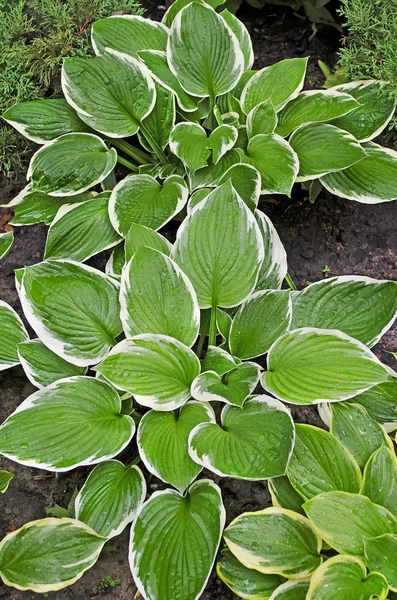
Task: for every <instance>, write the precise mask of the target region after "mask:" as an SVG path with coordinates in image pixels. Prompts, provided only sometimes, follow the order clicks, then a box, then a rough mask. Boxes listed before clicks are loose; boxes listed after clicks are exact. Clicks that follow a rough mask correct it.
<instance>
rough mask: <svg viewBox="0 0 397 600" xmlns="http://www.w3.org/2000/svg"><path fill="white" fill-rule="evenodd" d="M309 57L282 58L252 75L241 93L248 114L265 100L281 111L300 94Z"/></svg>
mask: <svg viewBox="0 0 397 600" xmlns="http://www.w3.org/2000/svg"><path fill="white" fill-rule="evenodd" d="M307 61H308V59H307V58H292V59H287V60H280V61H279V62H277V63H275V64H274V65H270V67H265V68H264V69H261V70H260V71H258V72H257V73H255V74H254V76H253V77H251V78H250V79H249V81H248V83H247V84H246V86H245V88H244V89H243V92H242V94H241V103H242V106H243V109H244V112H245V114H246V115H248V113H249V112H250V111H251V110H252V109H253V108H255V106H257V105H258V104H260V103H261V102H263V101H264V100H271V101H272V103H273V106H274V108H275V109H276V111H279V110H281V109H282V108H283V106H285V105H286V104H287V102H289V101H290V100H292V99H293V98H296V96H297V95H298V94H299V92H300V91H301V89H302V87H303V82H304V80H305V74H306V65H307Z"/></svg>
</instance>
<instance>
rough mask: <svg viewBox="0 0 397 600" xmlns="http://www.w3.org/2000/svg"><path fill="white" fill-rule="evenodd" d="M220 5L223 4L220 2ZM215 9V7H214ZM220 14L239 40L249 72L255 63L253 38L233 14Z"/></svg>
mask: <svg viewBox="0 0 397 600" xmlns="http://www.w3.org/2000/svg"><path fill="white" fill-rule="evenodd" d="M217 1H218V0H217ZM219 4H223V2H219ZM212 6H213V5H212ZM213 8H215V7H214V6H213ZM220 14H221V17H223V18H224V19H225V21H226V23H227V24H228V25H229V27H230V29H231V30H232V31H233V33H234V35H235V36H236V38H237V40H238V43H239V45H240V49H241V52H242V53H243V56H244V71H248V70H249V69H251V67H252V65H253V63H254V50H253V48H252V41H251V36H250V34H249V33H248V31H247V28H246V26H245V25H244V23H242V22H241V21H240V20H239V19H238V18H237V17H236V16H235V15H234V14H233V13H231V12H229V11H228V10H227V9H224V10H223V11H222V12H221V13H220Z"/></svg>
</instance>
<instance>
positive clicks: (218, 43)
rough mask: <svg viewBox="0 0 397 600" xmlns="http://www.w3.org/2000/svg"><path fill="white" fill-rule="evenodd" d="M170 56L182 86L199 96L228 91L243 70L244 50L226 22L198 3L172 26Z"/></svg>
mask: <svg viewBox="0 0 397 600" xmlns="http://www.w3.org/2000/svg"><path fill="white" fill-rule="evenodd" d="M204 40H205V43H204ZM167 58H168V63H169V66H170V68H171V70H172V72H173V73H174V75H175V76H176V77H177V78H178V81H179V83H180V84H181V86H182V87H183V89H184V90H186V92H188V93H189V94H193V95H194V96H200V97H204V96H210V97H211V98H213V99H215V97H216V96H219V95H221V94H225V93H226V92H229V91H230V90H231V89H233V88H234V86H235V85H236V83H237V82H238V80H239V79H240V76H241V74H242V72H243V70H244V56H243V53H242V51H241V49H240V46H239V43H238V40H237V38H236V36H235V35H234V33H233V32H232V30H231V29H230V28H229V26H228V25H227V24H226V21H225V20H224V19H223V18H222V17H221V16H219V15H218V14H217V13H216V12H215V11H214V10H213V9H212V8H210V7H209V6H208V5H207V4H200V3H198V2H192V3H191V4H189V5H188V6H186V7H185V8H183V9H182V10H181V11H180V12H179V13H178V15H177V16H176V18H175V20H174V22H173V24H172V25H171V29H170V37H169V40H168V48H167ZM192 65H194V70H193V69H192Z"/></svg>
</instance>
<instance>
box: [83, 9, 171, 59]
mask: <svg viewBox="0 0 397 600" xmlns="http://www.w3.org/2000/svg"><path fill="white" fill-rule="evenodd" d="M167 40H168V29H167V27H165V25H163V24H162V23H157V22H156V21H152V20H151V19H147V18H144V17H141V16H140V15H113V16H112V17H110V18H107V19H100V20H99V21H96V23H94V24H93V26H92V30H91V41H92V46H93V48H94V51H95V54H99V55H100V54H104V53H106V51H107V49H108V48H112V49H113V50H117V51H118V52H124V53H125V54H129V55H130V56H133V57H134V58H138V52H139V51H140V50H146V49H152V50H165V49H166V47H167Z"/></svg>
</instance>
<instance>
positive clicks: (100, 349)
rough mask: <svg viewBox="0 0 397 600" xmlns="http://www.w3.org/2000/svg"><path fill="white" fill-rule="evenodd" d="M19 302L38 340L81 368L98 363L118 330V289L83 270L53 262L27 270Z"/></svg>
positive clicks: (106, 279) (95, 273) (101, 276)
mask: <svg viewBox="0 0 397 600" xmlns="http://www.w3.org/2000/svg"><path fill="white" fill-rule="evenodd" d="M20 298H21V303H22V308H23V311H24V313H25V316H26V318H27V320H28V321H29V324H30V325H31V327H32V328H33V329H34V331H35V332H36V334H37V336H38V337H39V338H40V340H41V341H42V342H43V343H44V344H45V345H46V346H48V348H50V350H52V351H53V352H55V353H56V354H58V356H60V357H62V358H64V359H65V360H67V361H68V362H71V363H73V364H74V365H77V366H80V367H86V366H88V365H92V364H95V363H96V362H99V361H100V360H101V359H102V358H103V357H104V356H106V354H107V353H108V351H109V348H110V347H111V346H113V345H114V344H115V338H116V337H117V336H118V335H119V334H120V333H121V331H122V326H121V321H120V317H119V311H120V305H119V301H118V287H117V284H116V283H115V281H114V280H113V279H112V278H111V277H108V276H107V275H104V274H103V273H102V272H101V271H97V270H96V269H93V268H92V267H88V266H87V265H82V264H80V263H76V262H73V261H66V260H57V261H55V260H52V261H45V262H42V263H39V264H37V265H34V266H32V267H26V268H25V271H24V276H23V280H22V284H21V291H20Z"/></svg>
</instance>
